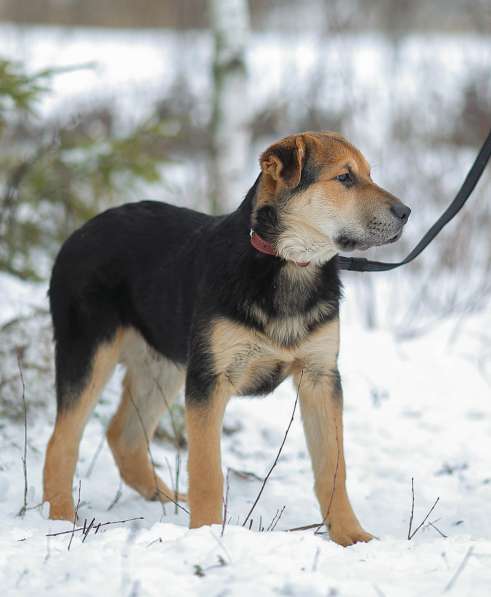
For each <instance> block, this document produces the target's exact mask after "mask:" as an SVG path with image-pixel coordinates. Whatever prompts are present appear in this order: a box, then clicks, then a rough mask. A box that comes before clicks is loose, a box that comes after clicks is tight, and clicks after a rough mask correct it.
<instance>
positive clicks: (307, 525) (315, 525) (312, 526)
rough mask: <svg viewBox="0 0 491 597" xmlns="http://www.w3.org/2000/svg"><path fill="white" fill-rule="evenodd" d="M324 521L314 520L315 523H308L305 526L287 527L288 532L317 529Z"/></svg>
mask: <svg viewBox="0 0 491 597" xmlns="http://www.w3.org/2000/svg"><path fill="white" fill-rule="evenodd" d="M323 524H324V522H314V524H306V525H304V526H303V527H294V528H293V529H286V531H285V532H287V533H294V532H296V531H309V530H310V529H317V528H319V527H321V526H322V525H323Z"/></svg>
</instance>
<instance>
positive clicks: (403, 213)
mask: <svg viewBox="0 0 491 597" xmlns="http://www.w3.org/2000/svg"><path fill="white" fill-rule="evenodd" d="M390 211H391V213H392V215H394V216H395V217H396V218H397V219H398V220H400V221H401V222H402V223H403V224H405V223H406V222H407V219H408V218H409V214H410V213H411V210H410V208H409V207H408V206H407V205H404V203H401V202H400V201H398V202H397V203H393V204H392V205H391V206H390Z"/></svg>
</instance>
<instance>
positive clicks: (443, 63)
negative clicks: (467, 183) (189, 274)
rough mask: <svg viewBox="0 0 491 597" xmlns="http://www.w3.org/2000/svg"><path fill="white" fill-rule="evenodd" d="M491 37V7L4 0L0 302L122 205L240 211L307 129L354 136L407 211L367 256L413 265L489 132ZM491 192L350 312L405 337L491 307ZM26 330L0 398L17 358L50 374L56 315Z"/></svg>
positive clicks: (7, 332) (12, 336) (6, 329)
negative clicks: (74, 234) (43, 347)
mask: <svg viewBox="0 0 491 597" xmlns="http://www.w3.org/2000/svg"><path fill="white" fill-rule="evenodd" d="M490 34H491V4H490V3H489V1H488V0H474V1H473V2H471V3H469V2H464V1H459V0H438V1H435V2H431V3H429V2H426V1H422V0H413V1H409V0H372V1H370V2H367V1H362V0H343V1H341V0H332V1H321V0H304V1H302V2H298V1H290V0H272V1H266V0H251V1H250V2H247V1H246V0H208V1H207V0H184V1H182V2H175V1H174V2H170V1H164V0H159V1H156V0H140V1H137V0H125V1H119V2H116V1H114V0H98V1H97V2H95V1H94V0H84V1H83V2H82V1H77V0H38V1H37V2H18V1H16V0H3V2H2V3H1V5H0V271H1V272H4V274H3V275H4V277H3V278H2V280H3V285H0V290H1V289H2V288H4V289H5V288H7V283H6V280H8V281H9V282H8V284H10V285H12V284H13V282H12V280H22V281H25V283H34V282H37V283H40V284H41V287H42V288H43V289H45V287H46V280H47V278H48V276H49V271H50V266H51V264H52V260H53V258H54V255H55V254H56V251H57V250H58V248H59V245H60V243H61V242H62V240H63V239H64V238H66V237H67V235H68V234H69V233H70V232H71V231H72V230H73V229H74V228H76V227H77V226H78V225H80V223H81V222H83V221H85V220H86V219H87V218H89V217H90V216H91V215H93V214H95V213H96V212H98V211H101V210H103V209H105V208H107V207H109V206H112V205H117V204H121V203H124V202H127V201H136V200H139V199H142V198H151V199H155V200H163V201H169V202H172V203H176V204H179V205H186V206H190V207H194V208H197V209H201V210H206V211H210V212H215V213H220V212H224V211H227V210H230V209H233V208H234V207H235V206H237V205H238V204H239V202H240V201H241V199H242V197H243V196H244V195H245V193H246V192H247V190H248V188H249V187H250V186H251V185H252V183H253V181H254V179H255V177H256V174H257V170H258V165H257V156H258V155H259V153H260V152H261V150H262V149H263V148H264V147H266V146H267V145H268V144H269V143H270V142H271V141H272V140H274V139H275V138H278V137H282V136H284V135H286V134H289V133H292V132H296V131H301V130H308V129H312V130H319V129H330V130H336V131H340V132H342V133H343V134H344V135H345V136H346V137H348V138H349V139H350V140H351V141H352V142H353V143H354V144H355V145H357V146H358V147H359V148H360V149H361V150H362V151H363V152H364V154H365V155H366V156H367V158H368V160H369V161H370V162H371V164H372V167H373V168H372V171H373V176H374V179H375V180H376V181H377V182H379V183H380V184H381V185H383V186H385V187H386V188H388V189H389V190H391V191H392V192H394V194H396V195H398V196H399V197H401V198H402V199H403V200H404V201H405V202H406V203H407V204H408V205H410V206H411V208H412V210H413V215H412V218H411V222H410V224H409V225H408V227H407V232H406V235H405V237H404V239H403V240H402V241H401V242H400V243H398V244H397V245H396V246H394V247H390V248H387V247H386V248H381V249H377V250H374V251H372V256H375V257H377V258H382V257H383V258H387V259H395V258H397V257H399V258H401V257H402V256H403V255H405V253H406V252H407V251H408V250H409V248H410V247H411V246H412V245H414V244H415V242H416V241H417V240H418V239H419V238H420V236H421V235H422V234H423V233H424V232H425V230H426V229H427V228H428V227H429V226H430V225H431V224H432V223H433V221H434V220H435V219H436V218H437V217H438V215H439V214H440V213H441V211H443V209H444V208H445V207H446V205H447V204H448V203H449V202H450V200H451V198H452V197H453V195H454V194H455V192H456V190H457V188H458V186H459V185H460V184H461V182H462V180H463V177H464V175H465V174H466V172H467V169H468V167H469V166H470V164H471V162H472V160H473V159H474V157H475V153H476V152H477V150H478V148H479V146H480V144H481V143H482V142H483V140H484V138H485V137H486V135H487V133H488V130H489V127H490V123H491V35H490ZM490 189H491V177H490V174H489V168H488V170H487V172H486V173H485V175H484V177H483V180H482V181H481V182H480V184H479V187H478V189H477V191H476V193H475V195H474V196H473V197H472V199H471V201H470V203H469V206H468V207H466V209H465V210H464V212H462V214H461V215H459V217H458V220H457V221H456V222H454V223H452V225H451V226H450V227H449V228H448V230H446V231H445V232H444V233H443V234H442V235H441V237H440V238H439V239H438V240H437V241H435V242H434V243H433V244H432V245H431V247H430V248H429V249H428V251H427V252H426V253H425V254H424V255H423V256H422V257H420V258H419V260H417V262H416V263H414V264H412V265H411V266H410V267H408V268H405V269H404V270H403V271H398V272H391V273H389V274H387V275H379V274H374V275H366V274H365V275H360V274H350V275H347V276H346V280H347V281H348V284H347V287H348V289H349V294H350V297H349V299H350V306H349V308H347V316H348V317H350V316H351V317H358V318H359V319H360V321H361V322H362V323H363V324H364V325H366V326H368V327H378V326H384V327H386V328H387V329H389V330H390V331H391V332H393V333H395V334H399V335H401V336H408V335H414V334H419V333H423V332H424V331H425V329H427V328H428V327H429V326H432V325H434V324H435V323H436V322H438V321H440V320H441V319H442V318H444V317H445V316H447V315H449V314H456V313H457V314H459V315H461V316H462V317H464V316H465V315H466V314H468V313H472V312H475V311H477V310H483V309H485V308H486V307H487V306H489V296H490V290H491V282H490V279H491V278H490V273H491V235H490V230H491V200H490ZM15 284H16V283H15ZM9 287H10V286H9ZM14 287H15V288H16V289H18V288H19V286H14ZM29 317H30V318H31V319H30V320H32V318H33V317H38V318H40V319H38V320H34V321H37V323H36V324H35V325H34V327H31V328H29V327H28V328H26V327H25V321H24V320H18V319H16V320H15V321H10V320H7V321H6V322H5V323H4V325H3V328H2V334H3V338H4V339H3V340H2V343H1V347H0V357H1V358H2V360H3V361H4V363H10V364H9V365H5V366H2V371H1V372H0V390H1V391H2V392H3V393H4V401H5V395H6V394H5V392H7V389H8V388H9V387H10V384H14V385H12V397H14V396H16V395H17V394H18V391H17V390H18V386H17V385H16V384H17V382H18V377H17V376H18V372H17V365H16V361H15V355H17V356H18V355H19V354H20V353H22V355H24V360H23V364H24V366H25V369H26V371H27V373H26V374H27V375H29V370H31V369H32V371H33V375H34V376H36V375H39V373H43V372H46V371H48V370H49V368H50V364H49V358H48V357H46V356H45V355H44V356H43V355H41V356H42V358H41V359H40V357H39V355H38V356H35V355H34V356H32V358H31V359H29V358H28V356H26V354H28V352H29V350H31V344H32V342H31V340H32V337H33V336H32V334H33V333H34V332H32V330H34V329H35V330H36V332H35V333H36V334H40V333H44V334H45V336H44V338H45V342H46V344H48V343H49V333H50V332H49V320H48V318H47V316H46V313H44V312H43V313H41V314H39V312H38V311H36V313H34V314H33V313H30V314H29ZM2 320H5V317H4V318H2ZM22 326H24V327H22ZM26 329H30V330H31V331H26ZM42 330H44V332H43V331H42ZM22 338H24V339H23V340H22ZM13 345H14V346H15V349H14V348H13ZM19 351H20V353H19ZM48 352H49V351H48ZM43 358H44V361H43ZM35 378H36V377H33V379H35ZM50 383H52V382H50ZM14 388H15V389H14ZM7 393H8V392H7ZM39 394H41V393H39ZM17 402H18V401H17Z"/></svg>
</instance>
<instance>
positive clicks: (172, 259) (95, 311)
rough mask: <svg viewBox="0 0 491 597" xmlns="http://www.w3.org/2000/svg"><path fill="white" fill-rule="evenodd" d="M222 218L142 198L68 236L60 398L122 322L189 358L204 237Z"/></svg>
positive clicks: (58, 319)
mask: <svg viewBox="0 0 491 597" xmlns="http://www.w3.org/2000/svg"><path fill="white" fill-rule="evenodd" d="M214 222H215V218H212V217H210V216H207V215H205V214H202V213H199V212H196V211H193V210H189V209H185V208H179V207H175V206H172V205H168V204H165V203H159V202H153V201H142V202H140V203H131V204H127V205H123V206H121V207H118V208H114V209H110V210H107V211H105V212H104V213H102V214H100V215H98V216H96V217H95V218H93V219H92V220H90V221H89V222H87V223H86V224H85V225H84V226H82V227H81V228H80V229H78V230H77V231H76V232H74V233H73V234H72V236H70V237H69V238H68V240H67V241H66V242H65V243H64V245H63V246H62V248H61V250H60V252H59V254H58V257H57V259H56V262H55V265H54V267H53V273H52V277H51V282H50V289H49V298H50V308H51V314H52V319H53V327H54V337H55V343H56V362H57V367H56V369H57V396H58V402H59V405H60V406H61V404H60V401H62V400H64V399H65V400H66V399H67V398H66V397H67V396H68V395H70V394H71V393H72V392H69V391H67V390H69V389H75V388H76V386H77V385H78V384H80V383H81V382H82V381H83V379H84V377H85V376H86V375H87V373H88V367H89V365H90V360H91V356H92V354H93V352H94V350H95V349H96V347H97V346H98V345H100V344H101V343H103V342H110V341H111V339H112V338H113V337H114V335H115V334H116V331H117V330H118V328H123V327H124V328H126V327H134V328H136V329H138V330H139V331H140V333H142V334H143V335H144V336H145V339H146V340H147V342H148V343H149V344H150V345H151V346H153V347H154V348H156V349H157V350H159V351H160V352H162V353H163V354H165V355H166V356H168V358H170V359H172V360H175V361H177V362H184V361H185V358H186V351H187V342H188V337H189V327H190V322H191V314H192V309H193V298H194V296H195V294H194V293H193V292H190V290H191V288H190V287H189V286H190V285H191V286H192V285H193V284H194V283H195V280H196V278H195V277H194V272H195V271H196V268H197V267H198V265H199V264H198V263H197V259H196V257H197V256H199V254H200V253H199V251H196V250H195V248H196V243H199V242H200V240H201V238H202V235H201V234H200V232H202V231H203V229H204V228H206V227H208V226H210V225H213V224H214ZM156 303H159V306H160V308H155V307H156V306H157V305H156ZM150 314H151V315H150ZM156 314H159V319H158V320H156V319H155V315H156ZM150 318H151V320H150ZM65 406H66V405H65Z"/></svg>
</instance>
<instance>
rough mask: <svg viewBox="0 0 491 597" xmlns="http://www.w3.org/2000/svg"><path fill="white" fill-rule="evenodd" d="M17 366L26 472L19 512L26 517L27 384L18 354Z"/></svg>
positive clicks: (23, 464)
mask: <svg viewBox="0 0 491 597" xmlns="http://www.w3.org/2000/svg"><path fill="white" fill-rule="evenodd" d="M17 366H18V367H19V375H20V381H21V384H22V405H23V408H24V453H23V456H22V469H23V471H24V504H23V505H22V508H21V509H20V510H19V516H24V514H25V513H26V511H27V489H28V487H29V484H28V480H27V403H26V384H25V381H24V374H23V372H22V366H21V363H20V355H19V352H17Z"/></svg>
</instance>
